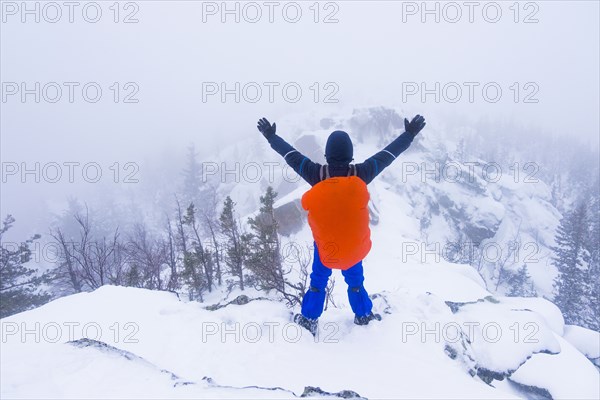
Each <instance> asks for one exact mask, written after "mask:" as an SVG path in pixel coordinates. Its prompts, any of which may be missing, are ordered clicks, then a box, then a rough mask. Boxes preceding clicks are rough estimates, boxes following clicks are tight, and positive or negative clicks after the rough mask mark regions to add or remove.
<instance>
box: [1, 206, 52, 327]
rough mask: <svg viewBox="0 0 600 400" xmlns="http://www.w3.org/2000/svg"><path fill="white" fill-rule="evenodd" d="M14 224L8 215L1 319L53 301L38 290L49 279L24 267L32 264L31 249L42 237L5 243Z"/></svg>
mask: <svg viewBox="0 0 600 400" xmlns="http://www.w3.org/2000/svg"><path fill="white" fill-rule="evenodd" d="M14 222H15V219H14V218H13V217H12V215H8V216H7V217H6V218H5V219H4V221H3V222H2V228H0V243H1V244H2V245H1V246H0V318H4V317H7V316H9V315H12V314H16V313H18V312H21V311H26V310H28V309H31V308H33V307H37V306H40V305H42V304H44V303H45V302H47V301H48V300H49V299H50V296H49V295H48V294H47V293H45V292H43V291H40V290H39V286H40V285H42V284H44V283H47V282H48V279H49V277H48V275H46V274H43V275H39V274H38V271H36V270H35V269H32V268H27V267H26V266H25V264H27V263H28V262H29V261H31V255H32V253H31V249H30V246H31V244H32V243H33V242H34V241H35V240H37V239H39V238H40V235H34V236H33V237H31V238H30V239H27V240H26V241H25V242H22V243H10V242H5V241H4V240H3V239H4V238H5V237H6V236H5V235H6V232H7V231H8V230H9V229H10V228H11V227H12V226H13V223H14Z"/></svg>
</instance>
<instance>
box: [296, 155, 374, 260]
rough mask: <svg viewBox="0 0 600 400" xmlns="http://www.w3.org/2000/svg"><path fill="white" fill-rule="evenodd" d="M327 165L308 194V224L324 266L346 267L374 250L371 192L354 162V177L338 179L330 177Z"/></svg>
mask: <svg viewBox="0 0 600 400" xmlns="http://www.w3.org/2000/svg"><path fill="white" fill-rule="evenodd" d="M323 167H324V168H323ZM323 167H322V170H321V171H322V172H323V169H325V173H326V178H325V179H324V180H322V181H321V182H319V183H317V184H316V185H315V186H313V187H312V188H311V189H310V190H309V191H308V192H306V193H304V195H303V196H302V207H303V208H304V209H305V210H307V211H308V224H309V225H310V228H311V230H312V233H313V237H314V239H315V242H316V243H317V248H318V250H319V257H320V259H321V262H322V263H323V265H325V266H326V267H329V268H334V269H342V270H345V269H348V268H350V267H352V266H353V265H355V264H356V263H358V262H359V261H361V260H362V259H363V258H365V256H366V255H367V254H368V253H369V251H370V250H371V230H370V229H369V210H368V208H367V204H368V202H369V191H368V190H367V184H366V183H365V182H364V181H363V180H362V179H360V178H359V177H357V176H356V167H355V166H354V165H351V166H350V173H352V176H350V173H349V174H348V175H349V176H345V177H334V178H330V177H329V171H328V168H327V166H323ZM321 175H323V174H321Z"/></svg>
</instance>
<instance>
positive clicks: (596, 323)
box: [583, 183, 600, 331]
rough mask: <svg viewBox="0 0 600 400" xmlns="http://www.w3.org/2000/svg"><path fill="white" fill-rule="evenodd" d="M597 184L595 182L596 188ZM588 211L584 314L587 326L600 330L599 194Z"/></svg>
mask: <svg viewBox="0 0 600 400" xmlns="http://www.w3.org/2000/svg"><path fill="white" fill-rule="evenodd" d="M597 188H598V184H597V183H596V190H597ZM589 210H590V212H589V213H588V223H587V226H588V227H589V228H588V238H587V240H586V246H587V248H588V251H589V254H590V257H589V264H588V269H587V274H586V275H587V276H586V281H587V282H588V284H589V295H588V296H587V301H588V311H587V312H586V313H585V315H584V317H583V318H584V322H585V325H584V326H586V327H587V328H590V329H594V330H596V331H598V330H600V196H599V195H598V193H597V192H596V194H595V195H594V196H593V197H592V198H591V202H590V207H589Z"/></svg>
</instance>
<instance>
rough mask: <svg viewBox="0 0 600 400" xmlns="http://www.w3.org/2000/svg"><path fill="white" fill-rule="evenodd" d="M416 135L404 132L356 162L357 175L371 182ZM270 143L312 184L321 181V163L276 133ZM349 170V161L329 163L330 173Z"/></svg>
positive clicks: (340, 173) (342, 172)
mask: <svg viewBox="0 0 600 400" xmlns="http://www.w3.org/2000/svg"><path fill="white" fill-rule="evenodd" d="M413 139H414V136H413V135H412V134H410V133H408V132H404V133H403V134H402V135H400V136H398V137H397V138H396V139H395V140H394V141H393V142H392V143H390V144H389V145H387V146H386V147H385V149H383V150H381V151H380V152H378V153H377V154H375V155H373V156H372V157H369V158H367V159H366V160H365V161H364V162H362V163H360V164H356V175H357V176H358V177H359V178H360V179H362V180H363V181H364V182H365V183H366V184H369V183H371V181H372V180H373V179H375V177H376V176H377V175H379V174H380V173H381V171H383V170H384V169H385V168H386V167H387V166H389V165H390V164H391V163H392V162H393V161H394V160H395V159H396V157H398V156H399V155H400V153H402V152H403V151H404V150H406V149H407V148H408V147H409V146H410V144H411V143H412V141H413ZM269 144H270V145H271V147H272V148H273V150H275V151H276V152H278V153H279V154H281V155H282V156H283V158H284V159H285V161H286V162H287V163H288V165H289V166H290V167H292V168H293V170H294V171H296V173H298V175H300V176H301V177H302V178H303V179H304V180H305V181H306V182H308V183H309V184H310V185H311V186H314V185H316V184H317V183H319V182H320V181H321V180H322V179H321V164H318V163H315V162H312V161H311V160H310V159H309V158H308V157H306V156H305V155H303V154H302V153H300V152H299V151H298V150H296V149H294V148H293V147H292V146H291V145H290V144H289V143H287V142H286V141H285V140H283V139H282V138H281V137H280V136H277V135H276V134H273V135H271V137H269ZM348 170H349V164H348V163H333V164H329V175H330V176H331V177H334V176H347V175H348Z"/></svg>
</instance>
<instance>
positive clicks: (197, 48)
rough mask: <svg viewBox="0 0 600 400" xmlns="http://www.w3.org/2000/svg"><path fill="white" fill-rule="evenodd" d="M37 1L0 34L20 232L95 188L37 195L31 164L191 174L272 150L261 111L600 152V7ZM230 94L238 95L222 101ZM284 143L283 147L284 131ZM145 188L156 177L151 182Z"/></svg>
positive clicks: (8, 164)
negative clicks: (202, 163)
mask: <svg viewBox="0 0 600 400" xmlns="http://www.w3.org/2000/svg"><path fill="white" fill-rule="evenodd" d="M24 4H25V3H21V2H2V25H1V39H0V44H1V54H0V55H1V61H0V67H1V81H2V102H1V104H0V105H1V125H0V128H1V158H2V168H3V177H2V193H1V207H0V208H1V213H2V215H3V216H4V215H6V214H9V213H10V214H13V215H14V216H15V217H16V219H17V224H18V225H19V229H18V231H17V232H16V233H17V234H19V235H21V234H23V233H29V232H32V231H34V230H36V229H38V230H39V229H44V228H43V225H42V224H41V223H40V218H42V216H43V215H44V214H45V213H46V212H47V211H48V210H55V208H56V207H60V206H57V204H58V205H60V204H62V203H64V202H65V201H66V199H67V198H68V197H69V196H71V195H76V196H79V197H80V198H81V199H82V200H83V201H85V200H87V199H86V193H87V196H90V195H91V194H90V193H95V192H93V191H92V190H91V189H90V184H89V183H88V182H85V181H83V180H82V179H80V175H78V170H77V169H76V170H75V179H74V182H73V183H70V182H68V179H67V178H66V177H63V178H62V179H61V181H60V182H58V183H56V184H53V183H49V182H47V181H44V179H43V177H42V179H41V182H39V183H38V182H35V176H34V175H26V176H23V175H22V171H21V169H22V167H23V166H24V165H25V166H26V167H27V168H34V165H35V163H36V162H39V163H41V165H44V163H46V164H47V163H51V162H54V163H58V164H60V165H64V163H65V162H66V163H80V164H78V166H76V168H79V165H85V164H86V163H90V162H94V163H98V164H100V165H101V167H102V172H103V173H104V174H112V173H113V172H114V168H113V170H111V169H110V167H111V166H114V165H115V163H119V164H118V166H117V167H116V168H117V169H118V170H119V171H121V173H123V174H125V173H127V172H128V170H127V169H126V167H125V164H126V163H129V162H131V163H137V164H136V165H149V164H152V162H153V160H161V162H164V161H165V160H170V159H172V161H173V163H177V162H178V161H179V160H178V159H177V157H180V156H181V154H183V151H184V150H185V147H186V146H188V145H189V144H190V143H195V144H196V148H197V149H198V151H199V153H200V155H201V157H203V158H204V159H207V158H208V159H209V158H210V157H211V154H214V152H215V149H217V148H222V147H224V146H226V145H228V144H231V143H233V142H235V141H236V140H239V139H241V138H247V137H251V136H254V137H256V141H261V140H263V138H262V137H261V135H260V134H259V133H258V132H257V130H256V127H255V126H256V120H257V119H258V118H259V117H263V116H266V117H267V118H269V119H270V120H271V121H277V120H278V119H279V118H283V117H285V116H287V115H291V114H295V113H303V112H308V113H312V115H315V116H316V117H318V118H320V117H326V116H328V115H330V114H331V113H334V112H337V111H339V110H351V109H353V108H355V107H361V106H364V105H383V106H388V107H396V108H398V109H401V110H403V111H405V112H406V114H407V115H408V116H411V115H414V114H417V113H420V114H423V115H425V116H426V118H427V123H428V127H439V126H445V125H447V124H449V123H452V121H460V124H462V125H465V124H467V125H468V124H469V123H476V122H477V121H480V120H487V121H492V122H493V121H498V123H499V124H500V123H502V124H503V125H506V124H507V122H508V123H510V124H513V125H516V126H522V127H526V128H527V129H526V131H527V132H531V139H529V138H527V137H523V146H532V145H533V146H535V141H536V140H540V138H543V137H544V135H568V137H570V138H572V139H573V140H574V141H577V142H584V143H588V144H589V145H590V146H591V147H596V148H597V147H598V132H599V129H600V127H599V118H598V109H600V103H599V89H598V88H599V86H600V81H599V73H598V71H599V70H600V65H599V50H598V49H599V48H600V43H599V37H600V32H599V21H598V15H599V4H598V2H589V1H580V2H567V1H542V2H528V3H525V2H522V3H519V4H517V5H516V6H515V5H514V4H513V3H512V2H499V3H493V4H492V5H490V3H489V2H475V3H473V4H475V5H471V6H469V5H466V4H465V3H463V2H457V3H451V4H448V3H436V2H430V3H427V6H426V7H428V9H429V10H436V7H437V10H438V12H437V15H436V13H435V12H434V13H433V14H432V13H423V7H424V4H425V3H421V2H414V3H413V2H392V1H381V2H377V1H375V2H367V1H341V2H329V3H319V4H317V3H315V4H317V5H316V6H315V4H313V3H312V2H298V3H285V2H271V3H268V2H267V3H263V2H257V3H252V5H250V6H248V5H247V4H245V3H239V2H229V3H226V4H227V5H225V3H221V2H194V1H180V2H166V1H141V2H130V3H124V2H123V3H119V4H118V7H115V6H114V4H113V3H111V2H99V3H94V4H95V6H89V3H85V2H82V3H78V5H77V6H76V7H73V8H72V9H71V8H69V6H66V5H64V4H63V3H62V2H58V3H53V4H52V5H51V6H48V5H47V4H46V3H43V2H42V3H37V2H29V3H27V7H29V9H31V10H35V7H38V8H37V10H39V12H36V11H34V12H33V13H27V12H24V11H23V9H22V7H23V6H24ZM115 4H116V3H115ZM86 5H88V6H87V8H86ZM111 7H112V8H111ZM223 7H228V9H229V10H236V7H237V10H238V11H237V12H236V11H234V12H233V13H224V12H223ZM470 7H472V8H470ZM84 9H85V10H86V11H85V12H83V10H84ZM98 9H99V10H101V15H100V16H99V17H96V15H97V14H96V12H97V10H98ZM257 10H258V12H259V13H260V16H259V14H257ZM284 10H285V11H284ZM298 10H300V12H301V14H300V15H298V14H297V12H298ZM317 10H318V13H317ZM484 10H485V11H484ZM57 11H58V12H59V13H60V17H59V14H57ZM70 11H71V15H69V12H70ZM117 11H118V13H117ZM498 11H500V13H501V14H497V12H498ZM270 13H271V14H270ZM70 17H72V20H73V22H70V21H69V18H70ZM436 17H437V18H438V19H439V21H436ZM36 18H39V22H36V21H35V19H36ZM236 18H238V19H239V21H237V22H236ZM86 19H87V20H89V21H93V20H95V19H98V21H97V22H88V21H86ZM115 19H116V20H117V21H118V22H115ZM223 19H224V20H225V21H224V22H223ZM269 19H272V20H273V22H270V21H269ZM295 19H299V20H298V21H297V22H291V21H293V20H295ZM315 19H316V20H317V21H318V22H315ZM23 20H24V21H25V22H23ZM53 20H56V22H51V21H53ZM125 20H128V22H130V23H125ZM136 20H137V22H135V21H136ZM470 20H471V21H470ZM515 20H516V21H517V22H515ZM253 21H255V22H253ZM36 82H39V88H38V89H36ZM65 82H67V84H65ZM265 82H267V84H265ZM465 82H466V83H467V84H465ZM90 83H92V85H91V88H90ZM115 83H116V84H115ZM222 83H224V84H225V87H224V88H225V89H228V90H230V92H227V93H228V94H226V95H225V97H224V98H222V97H221V95H222V90H221V89H223V87H222V86H221V84H222ZM236 83H239V90H237V92H236V90H235V88H236ZM23 84H24V85H23ZM86 84H87V85H88V86H86ZM436 84H438V85H439V87H438V86H436ZM286 85H287V86H286ZM57 87H58V88H60V91H61V94H60V95H59V94H58V93H59V92H58V91H57ZM84 87H86V88H87V89H86V90H88V89H89V91H87V92H83V91H82V89H83V88H84ZM98 87H99V88H100V89H101V91H102V94H101V96H96V95H95V93H96V92H95V90H96V89H97V88H98ZM257 87H258V88H260V89H261V92H262V93H260V96H258V94H257V93H258V92H256V88H257ZM284 87H286V88H287V89H286V90H288V89H289V91H287V92H285V91H283V88H284ZM484 87H485V88H486V91H484V90H483V88H484ZM71 88H72V92H71V93H69V92H70V90H71ZM270 88H272V89H273V91H272V93H270ZM297 88H300V90H301V91H302V93H301V95H298V96H297V95H296V94H295V90H296V89H297ZM317 88H318V92H317ZM436 88H437V89H436ZM498 88H499V89H500V90H501V93H500V94H498V92H497V89H498ZM23 89H25V90H29V91H30V92H27V93H29V94H23ZM423 89H425V90H428V92H426V93H428V94H425V95H424V96H423ZM471 89H472V91H470V90H471ZM457 90H460V91H461V92H460V93H459V92H457ZM117 93H118V99H117V98H115V95H116V94H117ZM459 94H460V96H459ZM70 95H72V96H71V97H72V98H69V97H70ZM236 95H237V96H239V99H236ZM270 95H272V98H269V97H270ZM36 96H37V97H39V99H36ZM86 96H87V97H86ZM315 96H316V97H315ZM436 96H438V97H439V98H437V99H436ZM36 100H39V102H37V101H36ZM96 100H97V101H96ZM54 101H55V102H54ZM94 101H96V102H94ZM457 123H458V122H457ZM278 133H280V134H281V135H282V136H284V137H285V135H286V126H285V125H281V124H278ZM424 134H427V132H426V131H425V132H424ZM167 164H169V163H167ZM15 165H16V166H17V167H18V168H19V170H18V171H17V172H16V173H14V174H13V171H14V169H11V168H13V167H14V166H15ZM72 165H75V164H72ZM161 165H164V164H161ZM63 168H64V169H63V173H66V171H67V169H66V168H65V167H63ZM74 168H75V167H74ZM9 172H10V173H9ZM139 176H140V177H142V178H143V179H145V180H152V179H153V176H152V174H151V173H150V171H149V170H146V171H144V170H140V171H139ZM40 227H41V228H40Z"/></svg>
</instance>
